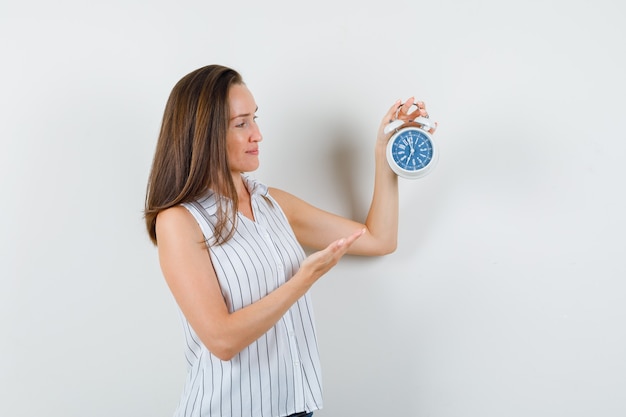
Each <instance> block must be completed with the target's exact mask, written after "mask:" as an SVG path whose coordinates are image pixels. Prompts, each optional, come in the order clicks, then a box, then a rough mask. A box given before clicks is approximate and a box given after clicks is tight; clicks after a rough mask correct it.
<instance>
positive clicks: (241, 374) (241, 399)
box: [174, 176, 322, 417]
mask: <svg viewBox="0 0 626 417" xmlns="http://www.w3.org/2000/svg"><path fill="white" fill-rule="evenodd" d="M243 178H244V182H245V183H246V187H247V188H248V191H249V192H250V197H251V202H252V210H253V213H254V219H255V220H254V221H252V220H250V219H249V218H247V217H246V216H243V215H242V214H241V213H238V214H237V221H236V224H235V225H236V231H235V234H234V236H233V237H232V238H231V239H230V240H228V241H227V242H226V243H224V244H222V245H219V246H216V245H209V253H210V256H211V260H212V262H213V267H214V268H215V273H216V274H217V279H218V281H219V284H220V287H221V290H222V294H223V296H224V300H225V301H226V305H227V307H228V310H229V311H230V312H234V311H236V310H238V309H241V308H243V307H245V306H247V305H249V304H252V303H254V302H255V301H258V300H260V299H261V298H263V297H264V296H265V295H267V294H269V293H270V292H272V291H273V290H274V289H276V288H278V287H279V286H280V285H281V284H283V283H285V282H286V281H287V280H289V278H290V277H291V276H293V275H294V274H295V273H296V272H297V271H298V269H299V267H300V263H301V262H302V260H303V259H304V257H305V253H304V251H303V249H302V247H301V246H300V244H299V243H298V241H297V240H296V237H295V235H294V233H293V230H292V229H291V226H290V225H289V222H288V221H287V218H286V216H285V214H284V213H283V211H282V209H281V208H280V206H279V205H278V203H277V202H276V200H274V199H273V198H272V197H271V196H270V195H269V193H268V189H267V187H266V186H265V185H263V184H261V183H260V182H258V181H256V180H253V179H251V178H249V177H247V176H244V177H243ZM217 198H219V197H218V196H217V195H216V194H215V193H214V192H212V191H210V190H209V191H208V192H207V193H206V194H205V195H204V196H203V197H201V198H199V199H198V200H196V201H193V202H190V203H184V204H183V206H184V207H185V208H187V210H189V212H190V213H191V214H192V215H193V216H194V217H195V219H196V221H197V222H198V224H199V225H200V227H201V229H202V232H203V233H204V236H205V239H206V240H207V242H209V243H210V242H211V241H212V240H213V230H214V226H215V224H216V221H217V218H216V204H217V200H216V199H217ZM181 319H182V322H183V329H184V335H185V342H186V343H185V358H186V360H187V364H188V372H187V378H186V383H185V387H184V390H183V394H182V398H181V400H180V403H179V405H178V407H177V409H176V412H175V414H174V416H175V417H191V416H198V417H227V416H228V417H262V416H266V417H282V416H288V415H290V414H293V413H296V412H301V411H314V410H318V409H320V408H321V407H322V384H321V373H320V371H321V370H320V361H319V352H318V347H317V337H316V334H315V327H314V317H313V307H312V304H311V298H310V294H309V293H307V294H305V295H304V296H303V297H301V298H300V299H299V300H298V301H297V302H296V303H295V304H294V305H293V306H292V307H291V308H290V309H289V311H288V312H287V313H286V314H285V315H284V316H283V317H282V318H281V319H280V320H279V321H278V322H277V323H276V324H275V325H274V327H272V328H271V329H270V330H269V331H268V332H267V333H265V334H264V335H263V336H261V337H260V338H259V339H257V340H256V341H255V342H253V343H252V344H251V345H249V346H248V347H246V348H244V349H243V350H242V351H241V352H240V353H239V354H237V355H236V356H235V357H234V358H233V359H231V360H229V361H222V360H221V359H219V358H217V357H216V356H214V355H213V354H212V353H211V352H210V351H209V350H208V349H207V348H206V347H205V346H204V345H203V344H202V342H201V341H200V339H199V337H198V336H197V335H196V333H195V332H194V330H193V329H192V327H191V325H190V324H189V322H188V321H187V320H186V319H185V317H184V315H183V314H182V313H181Z"/></svg>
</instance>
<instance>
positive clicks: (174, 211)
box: [156, 206, 363, 360]
mask: <svg viewBox="0 0 626 417" xmlns="http://www.w3.org/2000/svg"><path fill="white" fill-rule="evenodd" d="M362 233H363V231H362V230H358V231H357V232H354V233H352V234H350V235H346V236H348V237H346V238H341V239H338V240H336V241H334V242H332V243H330V244H329V245H328V246H327V247H326V248H325V249H324V250H322V251H319V252H316V253H314V254H312V255H311V256H309V257H308V258H306V259H305V260H304V262H303V263H302V265H301V267H300V269H299V271H298V272H297V273H296V274H295V275H294V276H293V277H292V278H291V279H290V280H289V281H287V282H286V283H285V284H283V285H282V286H280V287H279V288H277V289H276V290H275V291H273V292H272V293H270V294H268V295H267V296H265V297H264V298H262V299H261V300H259V301H257V302H256V303H253V304H251V305H249V306H247V307H245V308H243V309H241V310H238V311H236V312H234V313H229V311H228V309H227V307H226V303H225V301H224V298H223V296H222V292H221V290H220V286H219V283H218V280H217V276H216V274H215V270H214V268H213V264H212V262H211V257H210V256H209V253H208V251H207V247H206V245H205V244H204V243H203V242H204V236H203V234H202V231H201V229H200V227H199V226H198V223H197V222H196V220H195V219H194V217H193V216H192V215H191V213H189V211H188V210H187V209H185V208H184V207H181V206H177V207H172V208H170V209H167V210H164V211H162V212H161V213H159V215H158V216H157V222H156V234H157V239H158V240H157V241H158V253H159V262H160V265H161V270H162V271H163V275H164V276H165V280H166V282H167V284H168V286H169V288H170V290H171V291H172V294H173V295H174V298H175V299H176V302H177V303H178V305H179V306H180V308H181V310H182V312H183V314H184V315H185V317H186V318H187V320H188V321H189V323H190V324H191V326H192V327H193V329H194V331H195V332H196V334H197V335H198V337H200V340H201V341H202V343H203V344H204V345H205V346H206V347H207V349H209V350H210V351H211V352H212V353H213V354H214V355H216V356H217V357H218V358H220V359H222V360H229V359H231V358H232V357H233V356H235V355H236V354H237V353H239V352H240V351H241V350H242V349H243V348H245V347H246V346H248V345H250V344H251V343H252V342H254V341H255V340H256V339H258V338H259V337H261V336H262V335H263V334H264V333H266V332H267V331H268V330H269V329H270V328H271V327H272V326H273V325H274V324H275V323H276V322H277V321H278V320H279V319H280V318H281V317H282V316H283V315H284V314H285V313H286V312H287V310H288V309H289V308H290V307H291V306H292V305H293V304H294V303H295V302H296V301H297V300H298V299H299V298H300V297H302V296H303V295H304V294H305V293H306V291H307V290H308V289H309V288H311V286H312V285H313V284H314V283H315V282H316V281H317V279H319V278H320V277H321V276H322V275H324V274H325V273H326V272H328V271H329V270H330V269H331V268H332V267H333V266H335V265H336V264H337V262H338V261H339V259H340V258H341V257H342V256H343V255H344V254H345V253H346V251H347V250H348V248H349V247H350V245H352V244H353V243H354V241H355V240H357V239H358V238H359V237H360V236H361V235H362Z"/></svg>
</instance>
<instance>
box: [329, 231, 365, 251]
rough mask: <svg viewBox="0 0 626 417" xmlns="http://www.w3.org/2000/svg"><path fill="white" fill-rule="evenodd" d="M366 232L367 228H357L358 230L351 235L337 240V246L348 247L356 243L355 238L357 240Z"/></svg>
mask: <svg viewBox="0 0 626 417" xmlns="http://www.w3.org/2000/svg"><path fill="white" fill-rule="evenodd" d="M364 234H365V229H360V230H357V231H356V232H354V233H352V234H351V235H350V236H348V237H345V238H342V239H339V240H337V241H336V242H335V247H336V248H337V249H348V248H349V247H350V246H351V245H352V244H353V243H354V241H355V240H357V239H358V238H360V237H361V236H363V235H364Z"/></svg>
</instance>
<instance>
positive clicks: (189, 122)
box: [144, 65, 243, 245]
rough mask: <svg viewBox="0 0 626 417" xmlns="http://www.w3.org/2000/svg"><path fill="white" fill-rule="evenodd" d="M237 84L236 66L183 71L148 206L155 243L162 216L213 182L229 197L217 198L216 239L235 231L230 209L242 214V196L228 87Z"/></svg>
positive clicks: (164, 125)
mask: <svg viewBox="0 0 626 417" xmlns="http://www.w3.org/2000/svg"><path fill="white" fill-rule="evenodd" d="M234 84H243V80H242V78H241V75H240V74H239V73H238V72H237V71H235V70H233V69H231V68H227V67H224V66H221V65H208V66H206V67H202V68H199V69H197V70H195V71H193V72H191V73H189V74H187V75H186V76H184V77H183V78H182V79H181V80H180V81H179V82H178V83H177V84H176V85H175V86H174V88H173V89H172V92H171V93H170V96H169V99H168V101H167V105H166V106H165V113H164V115H163V122H162V124H161V132H160V133H159V139H158V142H157V146H156V151H155V154H154V159H153V162H152V169H151V171H150V177H149V180H148V187H147V190H146V201H145V210H144V217H145V220H146V227H147V229H148V234H149V235H150V240H152V243H153V244H155V245H157V236H156V218H157V215H158V214H159V213H160V212H161V211H163V210H165V209H167V208H170V207H173V206H176V205H178V204H181V203H184V202H188V201H192V200H194V199H196V198H198V197H200V196H201V195H202V194H203V193H204V192H206V190H207V188H208V187H211V188H212V189H214V190H215V191H216V192H219V194H220V195H221V196H222V197H225V198H218V211H217V215H218V221H217V224H216V228H215V231H214V240H215V243H216V244H221V243H223V242H225V241H226V240H228V239H229V238H230V237H231V236H232V234H233V233H234V228H233V226H234V224H233V223H234V219H231V218H230V217H229V213H237V205H238V199H237V191H236V189H235V184H234V182H233V179H232V176H231V174H230V169H229V166H228V158H227V154H226V133H227V129H228V120H229V118H230V108H229V102H228V92H229V90H230V87H231V86H232V85H234ZM228 201H230V203H226V202H228ZM229 206H230V207H229ZM231 210H232V211H231ZM228 227H230V229H227V228H228ZM207 239H208V236H207Z"/></svg>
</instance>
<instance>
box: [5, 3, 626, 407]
mask: <svg viewBox="0 0 626 417" xmlns="http://www.w3.org/2000/svg"><path fill="white" fill-rule="evenodd" d="M0 39H1V41H0V56H1V59H2V65H0V121H1V125H0V129H1V131H0V141H1V150H0V185H1V189H0V190H1V191H0V193H1V194H0V195H1V198H2V200H1V210H2V211H1V214H2V215H1V217H0V261H1V264H0V277H1V279H0V415H2V416H11V417H22V416H29V417H30V416H38V415H45V416H53V417H57V416H58V417H74V416H76V417H79V416H80V417H84V416H90V417H91V416H93V417H99V416H102V417H111V416H115V417H126V416H128V417H130V416H133V417H136V416H151V417H158V416H164V417H165V416H170V415H172V412H173V410H174V408H175V406H176V403H177V401H178V398H179V395H180V393H181V390H182V386H183V379H184V371H185V369H184V366H185V365H184V359H183V355H182V332H181V331H180V327H179V321H178V316H177V311H176V308H175V305H174V302H173V299H172V297H171V295H170V293H169V291H168V289H167V287H166V285H165V282H164V280H163V278H162V276H161V272H160V270H159V266H158V260H157V257H156V251H155V249H154V248H153V247H152V246H151V244H150V242H149V240H148V238H147V234H146V232H145V230H144V225H143V220H142V209H143V199H144V195H145V185H146V179H147V176H148V171H149V168H150V163H151V159H152V155H153V152H154V147H155V143H156V138H157V134H158V129H159V124H160V119H161V116H162V112H163V109H164V106H165V101H166V99H167V97H168V95H169V92H170V90H171V88H172V87H173V86H174V84H175V83H176V82H177V81H178V80H179V79H180V78H181V77H182V76H184V75H185V74H187V73H188V72H190V71H192V70H194V69H196V68H198V67H201V66H204V65H207V64H211V63H219V64H224V65H228V66H232V67H234V68H235V69H237V70H239V71H240V72H241V73H242V75H243V76H244V79H245V80H246V82H247V84H248V86H249V87H250V89H251V90H252V92H253V94H254V95H255V98H256V100H257V103H258V105H259V108H260V109H259V113H258V115H259V123H260V125H261V128H262V131H263V134H264V141H263V143H262V148H261V164H262V166H261V169H259V171H257V172H256V173H254V175H255V176H256V177H257V178H259V179H260V180H262V181H263V182H265V183H267V184H269V185H273V186H277V187H281V188H284V189H286V190H288V191H290V192H292V193H295V194H297V195H299V196H300V197H302V198H304V199H306V200H308V201H310V202H312V203H314V204H316V205H318V206H320V207H322V208H324V209H328V210H331V211H334V212H337V213H339V214H343V215H346V216H353V217H355V218H357V219H359V220H362V219H363V217H364V215H365V214H366V210H367V206H368V203H369V198H370V193H371V187H372V175H373V141H374V138H375V131H376V128H377V125H378V122H379V120H380V119H381V117H382V115H383V114H384V113H385V111H386V110H387V108H388V107H389V106H390V105H391V104H392V103H393V102H394V101H395V100H396V99H399V98H401V99H407V98H408V97H410V96H412V95H415V96H416V97H417V98H419V99H422V100H424V101H426V103H427V105H428V108H429V110H430V114H431V116H432V117H433V118H434V119H436V120H438V121H439V122H440V128H439V130H438V133H437V139H438V141H439V144H440V148H441V158H440V161H439V165H438V166H437V169H436V170H435V171H434V172H433V173H432V174H431V175H429V176H428V177H426V178H424V179H422V180H418V181H407V180H403V181H402V182H401V221H400V242H399V248H398V250H397V251H396V252H395V253H394V254H392V255H389V256H386V257H382V258H376V259H365V258H345V259H344V260H342V263H341V264H340V265H339V266H338V267H337V268H336V269H334V270H333V271H331V273H329V274H328V275H327V276H326V277H324V278H323V280H322V281H320V282H319V283H318V285H317V286H316V287H315V288H314V290H313V291H314V299H315V304H316V308H317V324H318V330H319V336H320V345H321V351H322V361H323V368H324V382H325V398H326V406H325V409H324V410H323V411H320V412H317V413H316V417H317V416H319V417H335V416H337V417H338V416H366V417H374V416H393V415H403V416H404V415H406V416H420V417H422V416H424V417H425V416H432V417H457V416H465V417H474V416H475V417H490V416H494V417H495V416H507V417H515V416H524V417H525V416H534V417H536V416H542V417H543V416H546V417H554V416H568V417H572V416H624V415H626V398H625V397H624V394H625V393H626V334H625V330H624V329H625V328H626V326H625V324H626V323H625V321H626V284H625V283H624V278H625V277H626V266H625V263H624V259H623V258H624V254H625V252H626V243H625V237H624V236H625V234H626V220H624V213H625V212H626V197H625V192H624V178H625V175H626V165H625V164H624V158H625V157H626V142H625V140H624V139H625V134H624V114H625V113H626V105H625V103H624V98H625V97H626V82H625V81H624V76H625V74H626V46H625V44H624V40H625V39H626V26H624V24H623V5H622V4H621V2H619V1H618V0H596V1H593V2H592V1H582V0H578V1H576V0H574V1H572V0H570V1H565V0H544V1H536V0H529V1H524V2H521V1H516V2H512V1H496V0H484V1H461V0H441V1H430V2H420V1H398V2H378V3H372V4H369V3H368V2H365V3H364V2H362V1H343V2H342V1H328V0H318V1H314V2H307V3H300V2H288V1H284V2H276V1H271V0H266V1H248V0H240V1H237V2H216V1H202V2H200V1H177V2H173V1H146V0H143V1H132V0H130V1H129V0H125V1H121V0H111V1H107V2H97V3H96V2H84V1H63V0H60V1H55V2H48V1H43V0H35V1H30V2H28V1H20V2H18V1H14V0H8V1H7V0H2V2H1V3H0Z"/></svg>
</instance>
